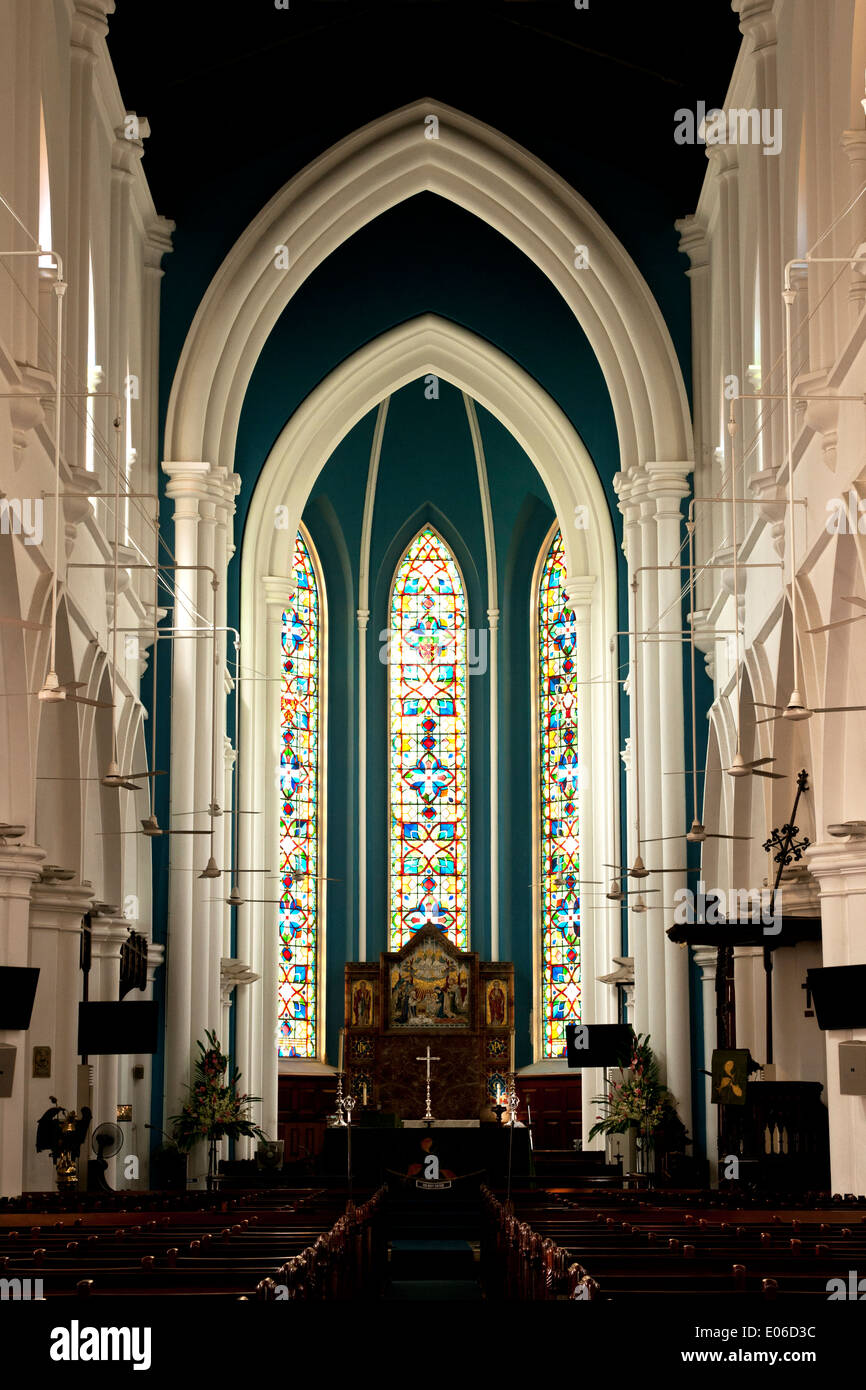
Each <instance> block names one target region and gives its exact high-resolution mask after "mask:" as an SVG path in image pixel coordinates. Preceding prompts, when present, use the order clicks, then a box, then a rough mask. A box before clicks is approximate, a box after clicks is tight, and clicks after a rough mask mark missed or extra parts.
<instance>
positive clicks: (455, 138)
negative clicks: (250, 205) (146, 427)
mask: <svg viewBox="0 0 866 1390" xmlns="http://www.w3.org/2000/svg"><path fill="white" fill-rule="evenodd" d="M429 116H436V118H437V120H438V123H439V124H438V134H437V138H432V139H431V138H428V136H429V134H430V132H431V129H432V127H431V125H430V123H429V121H427V120H426V119H425V118H427V117H429ZM425 191H426V192H432V193H436V194H438V195H439V196H441V197H444V198H448V199H449V200H450V201H452V202H454V203H456V204H458V205H459V206H460V207H463V208H465V209H466V210H467V211H469V212H472V213H474V214H475V215H476V216H478V217H480V218H481V219H482V220H483V221H485V222H486V223H488V225H489V226H491V227H493V228H495V229H496V230H497V231H499V232H500V233H501V234H502V235H503V236H505V237H507V239H508V240H509V241H511V242H512V243H513V244H514V245H515V246H516V247H518V248H519V249H520V250H521V251H523V252H524V253H525V254H526V255H527V256H528V257H529V259H530V260H531V261H533V262H534V263H535V265H537V266H538V268H539V269H540V270H541V271H542V272H543V273H544V274H545V275H546V276H547V278H548V279H549V280H550V282H551V283H552V284H553V285H554V286H555V287H556V288H557V289H558V290H559V292H560V294H561V295H562V297H563V298H564V299H565V301H566V303H567V304H568V305H569V306H570V308H571V309H572V311H573V312H574V314H575V317H576V318H577V320H578V322H579V323H580V324H581V327H582V328H583V330H584V331H585V333H586V335H587V338H588V340H589V342H590V345H591V346H592V349H593V351H594V353H595V355H596V357H597V359H598V362H599V365H600V367H601V369H602V371H603V373H604V377H605V381H606V383H607V387H608V391H609V393H610V398H611V402H612V406H613V411H614V416H615V419H616V425H617V432H618V438H619V447H620V468H621V470H622V471H623V472H625V471H626V470H628V469H629V468H631V467H633V466H635V465H642V464H644V463H646V462H647V461H648V460H649V461H655V462H667V461H670V460H676V461H680V460H684V459H691V458H692V456H693V454H692V429H691V421H690V418H689V411H688V402H687V400H686V393H685V387H684V385H683V380H682V375H681V372H680V368H679V364H678V362H677V358H676V354H675V352H674V348H673V344H672V342H671V339H670V335H669V333H668V331H667V328H666V326H665V323H664V320H663V318H662V315H661V313H660V311H659V308H658V305H657V304H656V302H655V300H654V298H653V296H652V294H651V292H650V290H649V287H648V286H647V284H646V282H645V280H644V279H643V277H642V276H641V274H640V272H639V271H638V269H637V267H636V266H635V264H634V262H633V261H632V260H631V258H630V257H629V256H628V255H627V253H626V252H625V250H624V248H623V247H622V245H621V244H620V242H619V241H618V240H617V238H616V237H615V236H614V235H613V233H612V232H611V231H610V229H609V228H608V227H607V226H606V225H605V224H604V222H603V221H602V220H601V218H600V217H599V216H598V215H597V214H596V213H595V212H594V211H593V209H592V208H591V207H590V206H589V204H588V203H587V202H585V201H584V199H583V198H581V197H580V196H579V195H578V194H577V193H576V192H575V191H574V189H572V188H571V187H570V186H569V184H567V183H566V182H565V180H564V179H562V178H560V176H559V175H558V174H555V173H554V172H553V171H552V170H551V169H549V168H548V167H547V166H546V165H545V164H543V163H542V162H541V161H540V160H539V159H537V158H535V156H533V155H532V154H530V153H529V151H527V150H525V149H523V147H522V146H520V145H518V144H516V143H515V142H514V141H512V140H509V139H508V138H507V137H506V136H504V135H503V134H501V133H500V132H499V131H497V130H494V129H492V128H491V127H490V126H488V125H485V124H484V123H483V122H481V121H478V120H475V119H474V118H473V117H470V116H467V115H465V114H464V113H463V112H460V111H456V110H454V109H452V108H451V107H448V106H444V105H443V104H442V103H441V102H436V101H433V100H428V99H424V100H421V101H417V102H413V103H411V104H410V105H408V106H404V107H402V108H401V109H399V110H397V111H394V112H391V113H390V114H388V115H386V116H383V117H381V118H379V119H378V120H376V121H372V122H371V123H370V124H369V125H366V126H364V127H362V128H361V129H360V130H358V131H355V132H354V133H353V134H351V135H349V136H347V137H346V138H345V139H344V140H341V141H340V142H339V143H338V144H336V145H334V146H332V147H331V148H330V149H329V150H327V151H326V152H325V153H324V154H322V155H320V156H319V158H318V159H315V160H313V162H312V163H311V164H309V165H307V167H306V168H305V169H303V170H302V171H301V172H300V173H299V174H297V175H296V176H295V177H294V178H292V179H290V180H289V182H288V183H287V184H285V185H284V186H283V188H281V189H280V191H279V192H278V193H277V194H275V196H274V197H273V198H272V199H271V200H270V202H269V203H268V204H267V205H266V206H265V207H264V208H263V209H262V211H261V212H260V213H259V214H258V216H257V217H256V218H254V220H253V221H252V222H251V223H250V225H249V226H248V227H247V229H246V230H245V231H244V233H243V234H242V235H241V236H240V237H239V238H238V240H237V241H236V242H235V245H234V246H233V247H232V249H231V251H230V252H229V254H228V256H227V257H226V259H225V260H224V261H223V263H222V265H221V266H220V268H219V270H218V271H217V273H216V275H215V276H214V278H213V280H212V281H211V284H210V286H209V287H208V290H207V292H206V294H205V296H204V298H203V299H202V301H201V304H200V305H199V308H198V311H197V313H196V316H195V318H194V320H193V323H192V326H191V328H190V331H189V333H188V335H187V338H186V341H185V343H184V347H183V351H182V353H181V357H180V362H179V364H178V368H177V372H176V374H175V378H174V383H173V385H172V391H171V396H170V399H169V406H168V416H167V421H166V435H165V457H166V459H169V460H178V461H180V460H205V459H206V460H208V461H209V462H210V463H211V464H222V465H224V466H225V467H226V468H227V470H228V471H229V472H231V470H232V467H233V464H234V452H235V442H236V438H237V428H238V420H239V417H240V412H241V408H242V406H243V402H244V397H245V394H246V389H247V385H248V383H249V379H250V376H251V374H252V372H253V369H254V367H255V364H256V362H257V360H258V358H259V355H260V353H261V351H262V349H263V347H264V345H265V343H266V341H267V338H268V336H269V334H270V333H271V330H272V329H273V327H274V325H275V324H276V322H277V320H278V318H279V316H280V314H281V313H282V311H283V309H284V308H285V307H286V305H287V304H288V303H289V301H290V300H291V298H292V296H293V295H294V294H295V293H296V292H297V290H298V289H299V288H300V286H301V285H302V284H303V283H304V281H305V280H306V279H307V277H308V276H309V275H310V274H312V272H313V271H314V270H315V269H316V268H317V267H318V266H319V265H321V264H322V262H323V261H324V260H326V258H327V257H328V256H329V255H330V254H331V253H332V252H333V251H335V250H336V249H337V248H338V247H339V246H340V245H341V244H342V243H343V242H344V241H346V240H347V238H349V237H351V236H352V235H353V234H354V233H355V232H357V231H359V230H360V229H361V228H362V227H364V226H366V225H367V223H369V222H371V221H373V220H374V219H375V218H376V217H378V216H380V215H381V214H382V213H383V212H386V211H387V210H388V209H389V208H391V207H394V206H395V205H397V204H399V203H401V202H403V201H404V200H405V199H407V198H410V197H412V196H414V195H415V194H417V193H421V192H425ZM280 247H285V248H287V251H288V259H289V268H288V270H278V269H277V268H276V262H277V260H278V256H277V251H278V249H279V248H280ZM578 248H582V251H581V254H579V255H578V254H576V252H577V249H578ZM584 251H585V254H586V256H587V257H588V265H587V266H586V268H585V269H577V268H576V265H575V261H576V260H577V261H581V260H582V255H583V252H584Z"/></svg>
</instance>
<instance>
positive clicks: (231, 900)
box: [224, 873, 342, 907]
mask: <svg viewBox="0 0 866 1390" xmlns="http://www.w3.org/2000/svg"><path fill="white" fill-rule="evenodd" d="M286 877H290V878H314V879H317V880H318V881H319V882H320V883H340V882H341V881H342V880H341V879H339V878H328V877H327V876H326V875H325V874H308V873H305V874H290V875H286ZM224 901H225V902H227V903H228V905H229V907H243V905H244V903H279V904H282V903H284V902H285V899H284V898H244V897H242V896H241V892H240V889H239V888H238V885H237V884H236V883H234V884H232V890H231V892H230V893H229V895H228V897H227V898H226V899H224Z"/></svg>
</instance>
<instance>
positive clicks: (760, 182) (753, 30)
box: [717, 0, 799, 496]
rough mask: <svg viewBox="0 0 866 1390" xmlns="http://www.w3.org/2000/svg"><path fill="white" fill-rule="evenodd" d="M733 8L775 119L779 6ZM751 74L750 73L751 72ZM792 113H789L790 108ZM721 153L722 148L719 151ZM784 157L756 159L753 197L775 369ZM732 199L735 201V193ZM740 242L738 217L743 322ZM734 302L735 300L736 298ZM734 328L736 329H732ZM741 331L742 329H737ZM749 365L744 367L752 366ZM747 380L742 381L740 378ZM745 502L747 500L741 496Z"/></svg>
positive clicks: (778, 432)
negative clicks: (777, 14) (749, 45)
mask: <svg viewBox="0 0 866 1390" xmlns="http://www.w3.org/2000/svg"><path fill="white" fill-rule="evenodd" d="M732 8H733V9H734V10H737V11H738V12H739V15H740V32H741V33H742V34H743V36H744V38H746V39H751V47H750V49H749V50H748V56H747V57H746V58H745V64H744V65H748V63H749V61H750V60H751V64H752V67H753V69H754V97H753V100H752V102H751V103H750V104H751V105H753V106H755V107H757V109H758V110H759V111H765V110H767V111H769V112H770V113H773V112H775V111H776V109H777V108H779V107H781V102H780V101H779V90H778V80H777V63H776V37H777V36H776V15H775V12H774V11H775V8H776V0H732ZM747 70H748V69H747ZM789 109H790V108H789ZM787 116H788V111H787V110H786V111H785V112H784V114H783V116H781V117H778V118H774V119H777V120H781V121H782V130H781V138H782V148H783V149H785V148H788V147H789V142H790V148H794V147H795V142H796V141H797V139H798V136H799V131H798V130H793V131H792V130H790V129H786V128H785V119H786V118H787ZM717 148H718V147H717ZM783 158H784V155H781V154H780V155H765V154H763V153H761V154H760V155H759V156H758V158H757V164H758V169H759V175H758V179H757V182H756V188H755V193H754V194H753V195H752V198H753V205H752V207H751V209H750V213H751V216H752V217H754V216H755V213H757V224H758V265H759V267H760V286H759V289H760V298H761V304H760V315H761V355H762V357H763V358H764V359H765V362H766V364H767V367H768V368H770V367H772V366H773V364H775V363H776V362H778V361H779V360H780V358H781V356H782V353H783V351H784V332H783V321H782V266H783V259H782V226H781V167H780V166H781V163H782V159H783ZM790 167H791V168H792V172H793V168H794V166H790ZM732 196H736V192H735V190H734V191H733V192H732ZM740 241H741V231H740V219H739V212H738V211H737V216H736V221H732V222H730V223H729V232H728V245H729V250H730V255H731V256H734V255H737V263H736V267H735V266H734V265H732V264H729V274H732V273H733V272H734V270H735V269H736V278H734V279H732V280H730V281H729V284H730V292H731V295H732V301H731V302H732V308H733V305H734V303H736V305H737V310H738V316H739V295H740V274H739V256H738V253H737V248H738V247H739V245H740ZM734 297H735V298H734ZM732 327H733V325H732ZM736 327H737V328H738V327H739V325H738V324H737V325H736ZM735 343H736V344H737V345H739V348H740V351H742V339H741V338H740V337H737V338H736V339H732V346H734V344H735ZM747 365H748V363H744V364H743V366H744V367H745V366H747ZM728 370H730V371H732V372H736V373H737V374H738V375H739V374H740V370H741V369H740V368H739V367H737V366H734V365H732V366H731V367H730V368H729V369H728ZM741 379H742V378H741ZM774 380H775V381H776V383H777V384H775V385H773V384H771V378H770V373H769V371H765V374H764V388H763V389H764V390H779V389H782V388H781V387H780V384H779V382H780V378H774ZM779 414H780V412H776V414H771V413H770V412H769V411H765V412H764V429H763V449H764V458H765V459H776V458H778V457H779V456H780V450H781V440H782V437H783V430H782V425H781V423H780V420H779V418H778V417H779ZM740 495H741V496H742V494H740Z"/></svg>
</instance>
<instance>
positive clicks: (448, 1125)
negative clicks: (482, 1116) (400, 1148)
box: [403, 1120, 481, 1129]
mask: <svg viewBox="0 0 866 1390" xmlns="http://www.w3.org/2000/svg"><path fill="white" fill-rule="evenodd" d="M403 1128H404V1129H427V1128H430V1129H480V1128H481V1121H480V1120H404V1121H403Z"/></svg>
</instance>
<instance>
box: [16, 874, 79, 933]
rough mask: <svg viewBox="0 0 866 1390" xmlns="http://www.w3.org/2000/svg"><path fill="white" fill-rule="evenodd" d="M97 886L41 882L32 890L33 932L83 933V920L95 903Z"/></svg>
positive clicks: (31, 920)
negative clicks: (94, 889)
mask: <svg viewBox="0 0 866 1390" xmlns="http://www.w3.org/2000/svg"><path fill="white" fill-rule="evenodd" d="M93 897H94V893H93V885H92V884H91V883H88V882H86V881H85V882H84V883H50V882H49V883H46V882H44V881H43V880H41V879H40V880H39V881H38V882H36V883H34V885H33V887H32V888H31V890H30V929H31V931H64V932H72V933H73V934H74V935H75V936H78V935H80V933H81V919H82V918H83V916H84V914H85V913H86V912H88V911H89V910H90V907H91V905H92V903H93Z"/></svg>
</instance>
